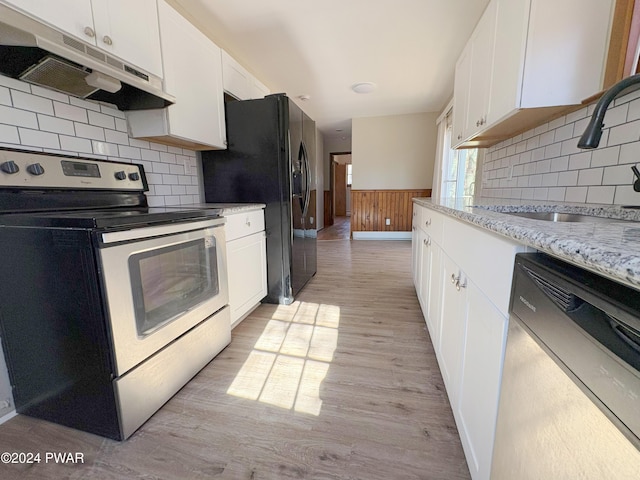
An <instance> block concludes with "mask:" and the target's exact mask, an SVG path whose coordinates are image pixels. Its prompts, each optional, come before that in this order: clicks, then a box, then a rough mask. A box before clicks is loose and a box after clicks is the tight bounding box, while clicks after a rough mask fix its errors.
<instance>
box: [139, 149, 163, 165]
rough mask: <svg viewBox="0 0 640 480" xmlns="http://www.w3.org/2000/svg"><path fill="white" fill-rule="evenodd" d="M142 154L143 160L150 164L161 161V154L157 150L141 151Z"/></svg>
mask: <svg viewBox="0 0 640 480" xmlns="http://www.w3.org/2000/svg"><path fill="white" fill-rule="evenodd" d="M140 154H141V155H142V159H143V160H147V161H149V162H159V161H160V152H157V151H156V150H146V149H142V150H140Z"/></svg>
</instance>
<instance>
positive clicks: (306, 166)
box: [300, 141, 311, 217]
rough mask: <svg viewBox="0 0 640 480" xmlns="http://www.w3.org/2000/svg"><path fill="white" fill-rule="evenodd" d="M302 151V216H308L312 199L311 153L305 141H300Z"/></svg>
mask: <svg viewBox="0 0 640 480" xmlns="http://www.w3.org/2000/svg"><path fill="white" fill-rule="evenodd" d="M300 151H301V153H302V164H303V166H304V176H305V187H304V188H305V191H304V209H303V210H302V216H303V217H306V216H307V212H308V210H309V202H310V201H311V169H310V168H309V155H308V154H307V147H306V146H305V144H304V141H302V142H300Z"/></svg>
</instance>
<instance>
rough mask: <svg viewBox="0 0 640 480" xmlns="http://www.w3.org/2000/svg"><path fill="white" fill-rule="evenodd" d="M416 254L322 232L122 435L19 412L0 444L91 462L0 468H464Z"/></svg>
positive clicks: (446, 471) (314, 475)
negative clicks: (300, 276) (190, 375)
mask: <svg viewBox="0 0 640 480" xmlns="http://www.w3.org/2000/svg"><path fill="white" fill-rule="evenodd" d="M410 255H411V246H410V243H409V242H374V241H356V242H349V241H332V242H318V259H319V266H318V274H317V275H316V276H315V277H314V279H313V280H312V281H311V282H310V283H309V284H308V285H307V287H305V289H304V290H303V292H302V293H301V294H300V295H299V298H298V300H297V301H296V302H295V303H294V304H293V305H291V306H287V307H284V306H276V305H262V306H260V307H259V308H258V309H257V310H256V311H255V312H254V313H253V314H252V315H251V316H250V317H249V318H247V319H246V320H245V321H244V322H243V323H241V324H240V325H239V326H238V327H237V328H236V329H235V330H234V331H233V340H232V343H231V345H229V346H228V347H227V348H226V349H225V350H224V351H223V352H222V353H221V354H220V355H219V356H218V357H217V358H216V359H215V360H214V361H213V362H211V363H210V364H209V365H208V366H207V367H206V368H205V369H204V370H202V372H200V374H199V375H198V376H197V377H196V378H194V379H193V380H192V381H191V382H190V383H189V384H187V385H186V386H185V387H184V388H183V389H182V390H181V391H180V392H179V393H178V394H177V395H176V396H175V397H174V398H173V399H171V400H170V401H169V402H168V403H167V404H166V405H165V406H164V407H163V408H162V409H161V410H160V411H158V412H157V413H156V414H155V415H154V416H153V417H152V418H151V419H150V420H149V421H148V422H147V423H146V424H145V425H143V426H142V428H141V429H140V430H138V432H136V433H135V434H134V435H133V436H132V437H131V438H130V439H129V440H128V441H126V442H121V443H120V442H115V441H111V440H106V439H103V438H100V437H97V436H94V435H91V434H86V433H83V432H78V431H75V430H71V429H68V428H66V427H61V426H58V425H54V424H51V423H48V422H44V421H40V420H35V419H31V418H28V417H25V416H21V415H19V416H17V417H15V418H13V419H11V420H9V421H8V422H7V423H5V424H4V425H1V426H0V452H5V451H8V452H34V453H35V452H40V453H41V455H42V457H43V460H44V455H45V452H81V453H83V454H84V460H85V463H84V464H83V465H73V464H66V465H55V464H51V463H49V464H45V463H44V461H43V462H42V463H40V464H34V465H29V466H27V465H2V464H0V479H3V480H9V479H56V480H58V479H65V478H70V479H101V480H109V479H143V478H144V479H180V480H189V479H198V480H200V479H202V480H204V479H247V480H249V479H253V480H264V479H274V480H276V479H277V480H280V479H313V480H315V479H318V480H325V479H326V480H329V479H345V480H346V479H350V480H353V479H362V480H377V479H380V480H411V479H447V480H451V479H467V478H469V472H468V469H467V466H466V463H465V461H464V457H463V453H462V448H461V445H460V440H459V438H458V435H457V431H456V429H455V426H454V420H453V416H452V414H451V410H450V408H449V404H448V400H447V397H446V393H445V391H444V386H443V383H442V378H441V376H440V372H439V370H438V367H437V364H436V359H435V357H434V353H433V350H432V348H431V344H430V340H429V337H428V334H427V332H426V331H425V325H424V321H423V319H422V315H421V312H420V307H419V305H418V301H417V299H416V296H415V293H414V289H413V286H412V284H411V273H410V267H409V264H410Z"/></svg>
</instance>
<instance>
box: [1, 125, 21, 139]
mask: <svg viewBox="0 0 640 480" xmlns="http://www.w3.org/2000/svg"><path fill="white" fill-rule="evenodd" d="M0 142H2V143H20V137H19V136H18V128H17V127H14V126H13V125H0Z"/></svg>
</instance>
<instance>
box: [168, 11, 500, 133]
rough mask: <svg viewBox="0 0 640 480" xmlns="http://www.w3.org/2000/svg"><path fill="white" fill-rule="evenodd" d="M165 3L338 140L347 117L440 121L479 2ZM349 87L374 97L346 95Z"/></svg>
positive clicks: (348, 126)
mask: <svg viewBox="0 0 640 480" xmlns="http://www.w3.org/2000/svg"><path fill="white" fill-rule="evenodd" d="M169 3H171V4H172V5H174V6H175V7H176V8H177V9H178V10H180V12H181V13H182V14H183V15H185V16H186V17H187V18H188V19H189V20H190V21H191V22H192V23H194V24H195V25H196V26H197V27H198V28H199V29H200V30H202V31H203V32H204V33H205V34H207V35H208V36H209V37H210V38H211V39H212V40H214V41H215V42H216V43H217V44H218V45H219V46H220V47H222V48H223V49H224V50H226V51H227V52H228V53H229V54H231V55H232V56H233V57H234V58H235V59H236V60H237V61H238V62H240V63H241V64H242V65H243V66H244V67H245V68H247V70H249V71H250V72H252V73H253V74H254V75H255V76H256V77H257V78H258V79H259V80H260V81H262V82H263V83H265V84H266V85H267V86H268V87H269V88H271V90H272V92H274V93H276V92H286V93H287V94H288V95H289V96H290V97H291V98H294V99H295V101H296V103H298V104H299V105H300V106H301V107H302V109H303V110H304V111H305V112H306V113H307V114H308V115H310V116H311V117H312V118H313V119H314V120H315V121H316V123H317V125H318V127H319V128H320V130H321V131H322V132H323V133H324V134H325V135H340V136H345V135H350V133H351V119H352V118H355V117H367V116H382V115H399V114H406V113H418V112H440V111H441V110H442V109H443V108H444V107H445V106H446V103H447V101H448V100H449V99H450V98H451V96H452V94H453V73H454V68H455V62H456V59H457V57H458V55H459V54H460V52H461V50H462V48H463V47H464V45H465V43H466V41H467V39H468V38H469V36H470V34H471V32H472V30H473V28H474V26H475V24H476V23H477V21H478V19H479V18H480V15H481V14H482V11H483V10H484V8H485V6H486V5H487V3H489V0H315V1H311V0H169ZM357 82H374V83H375V84H376V85H377V89H376V90H375V91H374V92H373V93H370V94H366V95H363V94H356V93H354V92H353V91H352V90H351V88H350V87H351V85H353V84H355V83H357ZM303 94H307V95H310V96H311V98H310V99H309V100H307V101H305V102H302V101H301V100H299V99H297V97H298V96H299V95H303ZM336 129H342V130H343V131H342V132H339V133H338V132H336Z"/></svg>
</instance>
